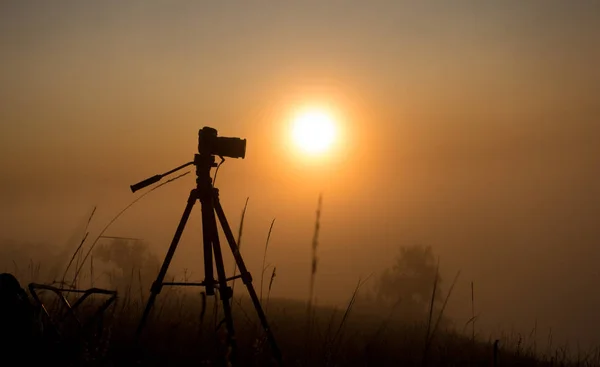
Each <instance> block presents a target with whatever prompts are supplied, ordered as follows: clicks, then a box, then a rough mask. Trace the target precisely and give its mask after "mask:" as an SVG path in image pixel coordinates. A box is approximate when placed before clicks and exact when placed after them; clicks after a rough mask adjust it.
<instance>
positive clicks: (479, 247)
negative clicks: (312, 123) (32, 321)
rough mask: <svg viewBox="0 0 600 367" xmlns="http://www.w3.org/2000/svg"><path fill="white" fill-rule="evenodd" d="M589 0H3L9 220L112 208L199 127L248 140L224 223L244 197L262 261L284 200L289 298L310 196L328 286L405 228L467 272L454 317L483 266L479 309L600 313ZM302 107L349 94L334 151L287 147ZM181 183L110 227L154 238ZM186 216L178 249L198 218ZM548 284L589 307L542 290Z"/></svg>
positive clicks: (596, 78) (296, 280)
mask: <svg viewBox="0 0 600 367" xmlns="http://www.w3.org/2000/svg"><path fill="white" fill-rule="evenodd" d="M599 10H600V9H598V5H596V4H595V3H593V2H579V3H577V4H574V3H569V4H567V3H566V2H558V1H544V2H541V1H538V2H527V3H523V2H518V1H504V2H501V3H500V2H494V3H488V4H483V3H480V2H458V3H456V2H452V3H446V2H443V3H442V2H438V3H435V4H434V3H433V2H429V3H423V2H419V4H418V5H417V4H416V3H415V2H407V1H374V2H360V1H331V2H326V3H324V2H311V1H306V2H295V3H292V2H286V3H281V4H277V5H275V4H270V5H268V6H267V5H266V4H264V3H258V2H240V3H236V4H235V5H233V4H225V3H221V4H219V5H215V4H212V5H207V4H204V3H200V2H177V3H176V4H173V3H167V2H158V1H144V2H142V1H130V2H126V3H124V2H102V3H94V4H91V3H85V4H83V3H74V2H59V1H53V2H42V1H38V2H16V1H14V2H3V3H2V5H0V54H1V56H2V57H1V60H2V68H0V104H1V107H0V121H2V124H1V125H0V170H1V172H2V176H0V200H1V202H2V206H0V220H1V222H2V223H3V227H2V233H1V236H2V237H9V238H14V237H16V238H27V239H34V240H44V241H49V242H59V243H60V242H61V241H64V240H65V238H68V236H69V235H70V232H71V231H72V229H73V228H74V227H76V226H77V224H78V221H81V218H82V217H84V216H85V215H86V213H87V211H88V210H89V209H90V208H91V207H92V206H94V205H98V206H99V217H98V224H97V225H98V227H101V226H102V225H103V224H104V223H105V222H106V220H108V219H110V218H111V217H112V215H114V213H116V212H117V211H118V210H119V209H120V208H122V207H123V206H124V205H126V204H127V203H129V202H130V201H131V200H132V199H133V198H134V197H135V196H134V195H132V194H131V193H130V192H129V185H130V184H132V183H135V182H137V181H139V180H141V179H143V178H145V177H148V176H151V175H154V174H156V173H161V172H164V171H166V170H169V169H170V168H172V167H175V166H177V165H179V164H181V163H184V162H186V161H189V160H190V159H191V158H192V157H193V154H194V152H195V149H196V145H197V143H196V139H197V130H198V129H199V128H201V127H202V126H205V125H209V126H213V127H215V128H217V129H219V132H220V134H221V135H223V136H239V137H243V138H247V139H248V148H247V156H246V159H245V160H233V159H230V160H228V161H227V163H226V164H225V165H224V166H223V167H222V168H221V170H220V172H219V179H218V186H219V187H220V188H221V191H222V199H223V205H224V207H225V209H226V210H227V212H228V215H229V216H230V221H231V223H232V226H233V227H234V228H237V221H238V219H239V213H240V211H241V208H242V207H243V203H244V201H245V198H246V197H248V196H249V197H250V203H249V212H248V219H247V222H246V223H247V224H246V228H247V239H248V242H247V246H248V247H247V248H248V250H247V251H248V252H247V254H246V255H245V256H247V258H248V262H249V263H250V264H251V266H254V265H256V264H258V263H259V261H260V260H261V259H262V258H261V257H262V253H261V250H260V249H261V247H262V244H263V242H264V239H265V237H266V231H267V230H268V226H269V224H270V221H271V220H272V218H273V217H276V218H277V222H276V225H275V229H274V236H273V238H272V240H273V245H272V250H271V252H270V254H269V257H270V261H271V262H274V263H277V264H278V270H279V269H281V270H279V272H280V274H279V278H278V281H280V282H281V283H280V287H279V288H278V289H277V292H278V294H279V295H283V296H290V295H299V296H300V297H303V296H304V294H305V292H306V289H307V287H308V278H307V276H306V277H305V276H304V274H305V272H306V274H308V273H307V271H308V269H309V265H310V263H309V256H310V255H309V254H310V247H309V246H310V239H311V235H312V228H313V224H314V223H313V221H314V215H315V213H314V211H315V209H316V203H317V197H318V194H319V192H323V193H324V212H323V223H322V228H323V229H322V240H321V243H322V247H321V249H320V251H321V256H322V260H321V264H322V272H321V273H320V276H321V280H322V281H321V282H320V283H319V284H320V287H321V288H320V290H318V292H319V291H320V292H321V293H320V297H321V298H322V299H325V300H328V297H330V298H331V299H332V301H335V300H340V299H341V300H345V299H346V298H347V296H348V295H349V292H350V289H351V288H352V287H353V286H354V284H355V283H356V280H357V278H358V276H360V275H361V274H362V275H367V274H368V273H370V272H372V271H377V270H380V269H381V267H382V265H385V264H388V263H389V259H390V255H389V254H390V252H392V251H394V249H395V248H396V247H397V245H399V244H407V243H413V242H421V243H425V244H431V245H432V246H434V248H435V249H436V251H437V252H438V253H439V254H440V255H441V258H442V264H443V265H445V271H446V272H447V274H448V275H447V276H446V277H447V278H451V277H452V274H453V273H454V271H456V270H458V269H462V271H463V273H462V274H463V275H462V277H463V278H462V281H463V283H464V284H462V285H460V286H459V287H458V288H457V293H456V294H457V295H456V298H457V301H456V305H455V311H456V313H457V314H461V310H462V308H461V307H462V306H463V303H464V300H466V296H465V294H466V293H465V292H467V288H468V287H467V285H468V282H469V281H470V280H475V282H476V284H481V287H482V288H485V289H493V291H489V292H485V291H482V294H480V297H481V298H480V307H481V309H483V310H484V311H485V312H487V313H486V315H488V319H487V322H488V323H489V324H490V325H495V324H496V323H497V322H502V323H504V324H505V325H510V324H511V323H517V324H518V323H519V322H521V321H522V320H525V321H527V322H529V321H530V322H531V323H533V320H534V318H535V316H533V315H539V317H540V318H541V319H543V318H544V317H545V319H544V320H545V321H546V323H547V324H550V323H553V324H559V325H563V326H564V329H565V330H567V329H568V327H576V326H572V325H584V324H586V322H591V321H593V322H596V323H600V320H597V318H596V316H595V310H596V309H597V306H598V305H600V298H598V297H595V296H592V295H589V294H585V293H583V292H584V291H583V290H584V289H586V287H587V286H588V285H589V284H588V283H593V284H595V283H596V279H597V277H598V276H600V274H598V273H597V271H596V270H594V269H595V268H596V266H595V265H594V264H596V263H597V262H595V260H596V259H597V260H600V252H598V250H596V249H597V248H598V246H597V244H598V240H599V239H600V232H599V231H598V230H597V229H596V223H595V222H596V220H595V219H596V218H598V214H600V213H599V212H598V208H600V206H599V204H600V203H599V202H598V198H599V197H600V192H599V191H598V187H600V186H599V185H598V184H599V183H600V180H599V179H598V177H597V171H598V167H599V164H600V159H599V158H598V157H600V148H598V145H597V142H596V137H597V136H598V134H599V133H600V126H599V125H598V117H597V116H599V113H600V104H599V103H598V96H599V95H600V87H599V86H600V72H599V71H598V68H597V65H600V51H599V50H600V37H599V36H598V35H599V34H600V28H599V26H598V24H600V20H599V19H598V15H599V14H600V11H599ZM304 103H319V104H320V103H324V104H330V105H332V106H334V107H335V108H336V109H337V110H339V111H340V116H341V118H340V123H341V124H343V126H344V128H345V129H346V130H347V132H348V135H347V139H346V140H345V141H344V145H343V146H342V148H343V150H342V152H343V154H337V155H335V156H334V157H330V158H329V159H323V160H322V161H319V162H316V161H308V160H302V159H299V158H298V157H297V156H294V155H290V154H287V153H286V151H287V150H286V149H287V147H286V146H283V145H282V144H283V142H285V140H283V139H282V136H283V135H284V133H285V131H283V126H285V122H286V118H287V116H288V115H289V113H290V111H291V110H292V109H293V108H294V107H295V106H297V105H299V104H300V105H302V104H304ZM192 185H193V177H190V176H188V177H186V178H185V179H182V180H180V181H177V182H176V183H173V184H171V185H169V186H167V187H165V188H162V189H161V190H159V191H157V192H155V193H153V194H152V195H151V196H149V197H148V198H147V199H145V200H144V201H142V202H140V203H139V205H137V206H136V207H135V208H134V209H132V210H131V211H130V212H128V213H127V215H125V216H124V217H123V218H122V219H121V220H120V221H119V222H118V223H117V224H116V225H115V227H114V229H113V230H112V231H113V232H114V233H112V234H114V235H125V236H137V237H143V238H146V239H148V240H149V241H151V242H152V245H153V248H154V249H156V251H157V253H159V254H161V256H162V254H163V253H164V251H165V250H166V246H167V243H168V241H169V239H170V236H171V235H172V232H173V231H174V229H175V226H176V224H177V221H178V220H179V217H180V214H181V211H182V210H183V206H184V205H185V198H186V197H187V194H188V191H189V189H190V188H191V186H192ZM190 232H191V233H192V234H190V237H188V238H187V242H186V245H187V246H188V248H191V247H193V239H194V238H196V237H197V235H198V233H199V226H196V227H195V228H193V229H190ZM184 242H185V239H184ZM182 246H184V245H182ZM182 251H184V250H182ZM185 251H188V250H185ZM189 251H192V250H189ZM191 259H192V257H189V256H188V257H187V259H186V258H185V256H183V259H179V260H180V262H179V263H177V264H179V265H180V266H181V267H183V266H188V267H193V266H194V263H193V262H192V261H191ZM186 261H187V262H186ZM179 265H178V266H179ZM448 280H450V279H448ZM461 287H462V288H461ZM337 288H339V290H336V289H337ZM461 289H462V291H461ZM461 292H462V293H461ZM524 295H528V296H529V297H527V300H524V299H523V296H524ZM557 295H560V296H558V297H559V298H560V299H561V301H562V300H564V301H565V302H564V305H565V307H567V306H569V307H571V308H575V309H577V310H580V312H578V313H577V314H579V315H583V316H581V318H580V319H576V320H575V319H569V318H567V317H565V316H563V312H561V311H560V310H559V309H558V308H556V309H547V304H548V302H553V297H557ZM461 297H462V298H461ZM461 302H463V303H461ZM559 303H560V302H559ZM560 304H562V303H560ZM508 309H510V310H508ZM482 312H483V311H482ZM567 331H568V330H567ZM567 331H565V333H567ZM576 331H577V330H574V331H571V335H573V334H576Z"/></svg>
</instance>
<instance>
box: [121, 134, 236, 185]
mask: <svg viewBox="0 0 600 367" xmlns="http://www.w3.org/2000/svg"><path fill="white" fill-rule="evenodd" d="M215 156H219V157H221V159H223V160H224V158H223V157H229V158H242V159H244V158H245V157H246V139H240V138H230V137H224V136H218V134H217V129H215V128H212V127H209V126H205V127H203V128H202V129H200V130H199V131H198V154H196V156H195V157H194V160H193V161H192V162H188V163H185V164H182V165H181V166H179V167H177V168H174V169H172V170H170V171H168V172H165V173H162V174H158V175H154V176H152V177H149V178H147V179H145V180H143V181H140V182H138V183H136V184H134V185H131V186H130V188H131V192H136V191H138V190H141V189H143V188H145V187H148V186H150V185H152V184H154V183H156V182H158V181H160V180H161V179H162V178H163V177H165V176H168V175H170V174H172V173H174V172H177V171H179V170H181V169H183V168H185V167H187V166H191V165H195V166H196V173H197V174H198V176H200V173H201V172H210V169H211V168H212V167H216V166H217V165H216V164H215Z"/></svg>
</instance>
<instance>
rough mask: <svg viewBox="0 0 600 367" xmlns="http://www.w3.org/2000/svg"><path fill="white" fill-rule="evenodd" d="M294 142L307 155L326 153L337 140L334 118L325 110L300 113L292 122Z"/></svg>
mask: <svg viewBox="0 0 600 367" xmlns="http://www.w3.org/2000/svg"><path fill="white" fill-rule="evenodd" d="M291 134H292V140H293V141H294V144H295V145H296V146H297V147H298V148H299V149H300V150H302V151H303V152H304V153H306V154H320V153H324V152H325V151H327V150H328V149H330V148H331V146H332V145H333V143H334V141H335V138H336V125H335V121H334V119H333V116H332V115H331V114H330V113H328V112H327V111H325V110H319V109H311V110H305V111H302V112H300V113H299V114H298V115H297V116H296V117H295V118H294V119H293V121H292V131H291Z"/></svg>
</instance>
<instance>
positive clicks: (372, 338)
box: [13, 197, 600, 367]
mask: <svg viewBox="0 0 600 367" xmlns="http://www.w3.org/2000/svg"><path fill="white" fill-rule="evenodd" d="M321 205H322V198H321V197H319V204H318V209H317V218H316V223H315V233H314V236H313V241H312V250H313V252H312V268H311V272H310V274H308V276H309V284H310V289H311V291H310V296H309V299H308V300H306V301H300V300H291V299H278V298H273V297H271V288H272V286H273V283H274V281H275V274H276V272H275V270H276V266H275V265H273V271H272V273H271V276H270V279H269V281H268V290H267V296H266V301H265V302H263V309H265V310H266V312H267V313H268V315H267V316H268V319H269V323H270V325H271V328H272V330H273V332H274V334H275V337H276V340H277V342H278V344H279V348H280V349H281V351H282V352H283V355H284V362H285V365H287V366H315V367H317V366H324V367H333V366H349V367H350V366H600V349H596V350H592V351H589V352H587V353H583V352H582V351H579V350H577V352H576V353H572V352H571V351H570V350H569V348H567V347H566V346H564V347H553V346H552V335H551V334H550V335H549V336H548V346H547V348H546V351H545V353H544V354H540V353H539V349H542V348H539V346H538V345H537V344H536V343H535V338H532V337H531V335H529V336H523V335H519V334H507V335H503V336H501V337H500V338H499V339H498V340H496V339H489V340H485V339H481V338H478V337H477V336H476V335H475V331H474V330H475V329H474V323H475V318H476V316H475V311H474V306H473V305H474V296H473V290H472V293H471V303H472V305H471V306H472V310H471V311H472V314H473V318H472V320H470V321H469V323H471V324H472V325H471V326H472V329H471V333H470V335H468V334H467V333H461V332H458V331H457V330H454V329H451V328H448V327H446V326H445V324H443V323H441V322H440V320H442V317H443V312H444V309H445V306H446V304H447V302H448V300H449V298H450V296H451V293H452V289H453V287H454V284H455V283H456V280H457V278H458V275H459V273H460V272H459V273H457V275H456V277H455V279H454V282H453V283H452V285H451V287H450V289H449V291H448V293H447V295H446V296H445V298H444V300H443V306H442V307H441V309H440V310H434V306H433V305H434V303H435V302H434V301H435V295H436V289H437V287H438V284H437V282H438V280H437V277H436V280H435V282H433V284H432V286H433V292H432V297H431V303H430V307H429V309H428V310H427V311H426V312H423V315H422V318H419V317H417V318H413V319H412V320H407V318H406V317H405V315H403V311H402V300H398V301H397V302H396V303H395V304H394V305H391V306H389V307H382V306H381V305H379V304H377V303H376V302H374V301H369V300H368V298H365V297H361V295H360V292H359V291H360V288H361V286H362V284H363V282H361V281H359V282H358V284H357V286H356V288H355V290H354V292H353V294H351V295H349V296H350V297H349V300H348V303H347V305H346V307H345V308H344V309H342V310H340V309H337V308H331V307H327V306H318V305H317V303H316V302H315V300H314V299H313V292H314V289H313V287H314V284H315V279H316V276H317V275H318V274H317V266H316V264H317V258H318V256H317V247H318V231H319V227H320V215H321ZM246 206H247V201H246ZM246 206H245V207H244V210H243V212H242V220H241V223H240V231H239V233H238V242H240V241H241V238H242V230H241V229H242V227H243V218H244V215H245V212H246ZM273 222H274V220H273ZM273 222H272V223H271V227H270V229H269V233H268V235H267V242H266V244H265V248H264V254H263V265H262V273H261V276H260V284H258V282H256V281H255V282H254V287H255V289H256V290H257V291H259V288H260V295H261V299H262V293H263V292H262V288H263V279H262V278H263V275H264V273H265V271H266V268H267V267H266V266H265V259H266V257H267V249H268V245H269V239H270V237H271V231H272V228H273ZM111 223H112V222H111ZM86 238H87V233H86ZM83 241H85V238H84V240H83ZM83 241H82V242H83ZM96 242H97V241H94V243H93V244H94V245H95V244H96ZM81 248H82V245H80V246H79V247H78V251H79V250H80V249H81ZM76 254H77V252H76ZM76 254H74V255H73V257H72V258H71V262H70V263H69V266H71V265H72V264H73V262H74V261H75V259H76ZM88 256H91V250H90V251H88V252H87V253H86V255H85V258H87V257H88ZM85 258H84V259H78V260H77V261H76V265H75V268H76V274H78V275H79V276H83V275H84V274H85V273H83V272H81V273H80V271H81V269H82V267H83V263H84V262H85ZM438 266H439V263H438ZM25 268H26V269H25ZM39 272H40V265H39V264H38V265H34V263H33V261H29V263H28V265H27V266H26V267H22V268H19V267H18V264H17V263H16V262H14V272H13V273H14V274H15V275H16V276H17V277H18V278H19V279H20V280H21V282H24V281H27V280H33V279H35V278H36V277H37V276H38V275H39ZM93 272H94V270H93V265H91V266H90V274H91V279H93ZM234 272H235V269H234ZM128 273H130V274H129V276H128V278H129V282H128V284H123V283H122V282H121V283H119V292H120V293H119V298H118V300H117V302H116V303H115V304H113V305H112V306H111V307H110V308H109V309H108V310H107V311H106V312H105V313H104V314H103V315H102V317H101V318H99V319H97V320H95V322H94V323H92V327H90V328H88V329H86V330H81V329H80V328H78V326H77V323H76V322H74V319H72V318H65V319H64V320H63V321H61V322H57V323H55V324H54V325H56V326H57V330H56V332H54V330H53V329H52V328H50V327H49V326H51V325H53V324H52V323H50V321H49V320H42V324H44V325H45V326H46V328H45V329H44V330H43V333H39V334H38V335H37V338H35V339H34V340H33V341H32V345H30V346H27V350H30V351H31V350H35V351H36V352H35V353H30V352H29V353H27V352H26V353H25V354H26V356H25V357H28V358H33V360H29V361H28V362H29V363H30V364H32V363H35V362H38V363H39V362H42V363H48V362H51V363H56V364H61V365H68V366H71V365H77V366H88V365H89V366H164V365H169V366H188V365H192V364H193V365H203V366H225V365H227V362H228V361H227V360H226V358H225V356H227V355H228V352H229V351H228V346H227V345H226V344H227V343H226V340H227V335H226V330H225V327H224V324H223V323H222V322H221V321H222V319H223V314H222V312H223V311H222V307H219V305H218V303H216V302H217V301H218V298H217V297H218V294H217V295H216V296H215V297H206V295H205V294H204V293H200V292H194V291H190V290H188V289H182V288H173V287H165V289H164V290H163V292H162V293H161V294H160V295H159V296H158V298H157V302H156V304H155V305H154V308H153V311H152V313H151V315H150V318H149V320H148V323H147V326H146V328H145V329H144V332H143V334H142V336H141V337H140V338H139V339H136V337H135V330H136V328H137V325H138V322H139V320H140V317H141V314H142V311H143V308H144V307H145V302H144V301H145V299H147V295H148V293H147V289H142V288H141V284H142V279H141V278H142V275H141V271H140V270H135V269H133V268H132V269H130V271H129V272H128ZM65 275H66V272H65ZM186 277H187V275H186V276H184V278H186ZM63 278H64V275H63ZM75 280H77V279H74V281H75ZM136 280H137V283H136V284H137V285H135V284H134V282H135V281H136ZM22 285H25V284H22ZM240 288H241V290H240V292H241V294H242V295H243V296H242V297H239V296H236V297H234V298H233V301H232V306H233V307H232V310H233V314H234V323H235V328H236V339H237V345H238V362H240V363H239V365H241V366H269V365H275V364H274V361H273V358H272V356H271V352H270V348H269V344H268V343H267V341H266V339H265V335H264V332H263V330H262V329H261V327H260V323H259V322H258V320H257V317H256V312H255V310H254V309H253V305H252V303H251V302H250V300H249V299H248V298H247V297H245V294H246V293H245V287H240ZM67 296H68V298H69V299H70V301H71V304H72V303H73V302H74V301H75V295H73V294H68V295H67ZM42 298H43V299H44V301H45V302H47V304H48V308H49V311H50V312H51V313H52V314H53V315H60V314H61V313H62V312H64V308H63V309H61V308H60V307H59V306H57V303H56V302H53V297H52V295H50V294H47V293H46V294H44V295H42ZM100 302H102V299H101V298H100V297H95V298H94V297H92V299H91V300H90V302H89V303H85V304H84V305H83V306H82V308H81V309H80V310H78V317H79V318H80V319H81V320H85V319H86V318H87V317H88V316H89V315H91V314H92V313H93V312H94V311H95V307H97V305H98V304H99V303H100ZM207 310H212V312H207ZM434 311H435V312H434ZM469 323H467V325H468V324H469ZM465 329H466V326H465ZM534 332H535V331H534ZM532 335H533V334H532ZM528 337H529V338H528ZM529 339H531V340H533V341H531V342H530V341H529Z"/></svg>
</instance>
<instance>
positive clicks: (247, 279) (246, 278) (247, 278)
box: [213, 190, 283, 365]
mask: <svg viewBox="0 0 600 367" xmlns="http://www.w3.org/2000/svg"><path fill="white" fill-rule="evenodd" d="M213 202H214V207H215V211H216V213H217V216H218V217H219V221H220V222H221V227H223V232H224V233H225V237H226V238H227V243H228V244H229V247H230V248H231V252H232V253H233V257H234V258H235V262H236V263H237V265H238V268H239V269H240V274H241V276H242V281H243V282H244V285H245V286H246V288H247V289H248V293H249V294H250V298H251V299H252V303H253V304H254V308H255V309H256V312H257V314H258V318H259V319H260V322H261V324H262V326H263V329H264V330H265V333H266V334H267V338H268V340H269V343H270V344H271V349H272V351H273V356H274V357H275V359H276V360H277V362H278V363H279V365H282V364H283V360H282V356H281V351H280V350H279V346H278V345H277V342H276V341H275V336H274V335H273V331H272V330H271V328H270V327H269V323H268V321H267V316H266V315H265V313H264V311H263V309H262V306H261V305H260V300H259V299H258V296H257V294H256V290H255V289H254V286H253V285H252V276H251V275H250V273H249V272H248V269H247V268H246V264H244V259H242V255H241V254H240V251H239V248H238V246H237V244H236V242H235V238H234V236H233V232H232V231H231V227H229V223H228V222H227V217H226V216H225V212H224V211H223V207H221V202H220V201H219V193H218V191H217V190H215V191H214V201H213Z"/></svg>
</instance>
